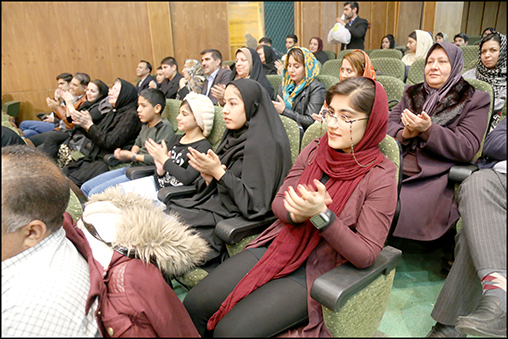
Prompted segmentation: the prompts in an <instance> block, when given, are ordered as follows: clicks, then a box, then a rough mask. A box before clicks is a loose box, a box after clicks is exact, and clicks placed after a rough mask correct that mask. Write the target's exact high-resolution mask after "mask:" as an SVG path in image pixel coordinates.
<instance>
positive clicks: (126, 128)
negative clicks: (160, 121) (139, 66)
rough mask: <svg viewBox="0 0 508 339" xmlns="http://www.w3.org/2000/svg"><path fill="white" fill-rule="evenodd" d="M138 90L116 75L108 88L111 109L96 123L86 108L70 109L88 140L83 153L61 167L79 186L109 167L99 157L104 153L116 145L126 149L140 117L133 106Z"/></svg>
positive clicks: (138, 128) (134, 136) (138, 127)
mask: <svg viewBox="0 0 508 339" xmlns="http://www.w3.org/2000/svg"><path fill="white" fill-rule="evenodd" d="M137 102H138V92H137V91H136V87H134V85H133V84H131V83H130V82H128V81H126V80H123V79H120V78H118V79H116V80H115V82H114V84H113V87H111V89H110V90H109V103H110V104H111V105H112V109H111V110H110V112H109V113H106V114H105V116H104V118H103V119H102V120H101V121H100V122H99V123H98V124H95V123H94V122H93V119H92V116H91V115H90V113H89V112H87V111H76V112H73V113H72V120H73V122H74V123H75V124H76V125H79V126H81V127H82V128H83V129H84V130H85V131H86V133H85V134H86V137H87V138H89V139H90V141H91V142H89V143H87V144H86V145H84V146H83V147H82V148H81V153H83V154H84V155H85V156H84V157H83V158H80V159H78V160H72V161H70V162H69V163H68V164H67V165H66V166H65V167H63V169H62V171H63V172H64V174H66V175H67V176H68V177H69V179H71V180H72V182H74V183H75V184H76V186H78V187H81V185H82V184H83V183H84V182H86V181H88V180H90V179H91V178H93V177H95V176H97V175H99V174H102V173H104V172H107V171H109V167H108V165H107V164H106V162H105V161H104V160H103V158H104V156H105V155H106V154H108V153H113V152H114V151H115V150H116V149H117V148H121V149H130V148H131V147H132V145H134V142H135V140H136V138H137V136H138V135H139V132H140V131H141V121H140V120H139V117H138V112H137V110H136V108H137Z"/></svg>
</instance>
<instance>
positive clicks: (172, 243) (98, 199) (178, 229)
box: [83, 187, 210, 276]
mask: <svg viewBox="0 0 508 339" xmlns="http://www.w3.org/2000/svg"><path fill="white" fill-rule="evenodd" d="M96 213H99V214H101V215H102V216H101V219H100V220H101V221H102V220H104V221H106V220H107V222H108V223H114V226H115V229H114V231H116V235H114V236H113V237H112V238H111V239H104V240H105V241H110V242H111V243H112V244H113V245H121V246H123V247H125V248H127V249H129V250H134V251H135V253H136V257H137V258H139V259H140V260H142V261H143V262H145V263H149V262H153V263H155V264H156V266H157V268H158V269H159V270H160V271H161V273H165V274H169V275H171V276H179V275H182V274H184V273H186V272H187V271H189V270H190V269H192V268H193V267H195V266H198V265H200V264H202V263H203V262H204V260H205V258H206V254H207V253H208V252H209V251H210V249H209V247H208V244H207V242H206V241H205V240H204V239H203V238H201V236H199V235H198V234H197V233H195V232H193V231H192V229H191V228H189V227H188V225H185V224H184V223H183V222H182V221H181V220H180V219H179V218H178V217H177V215H175V214H169V215H168V214H166V213H164V211H162V209H160V208H157V207H155V206H154V205H153V203H152V202H151V201H150V200H148V199H146V198H143V197H141V196H140V195H138V194H136V193H122V192H121V188H118V187H111V188H108V189H106V190H105V191H104V192H102V193H101V194H94V195H92V197H91V198H90V200H89V201H88V202H87V203H86V207H85V210H84V212H83V217H84V220H85V221H86V222H90V221H89V219H90V218H91V217H92V215H94V214H96ZM87 218H88V219H87ZM111 218H112V219H111ZM104 226H106V227H107V226H108V225H107V224H106V225H104ZM104 226H102V228H103V229H104ZM96 228H97V231H98V233H99V234H100V235H101V236H102V232H101V229H99V227H96Z"/></svg>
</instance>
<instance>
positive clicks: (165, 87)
mask: <svg viewBox="0 0 508 339" xmlns="http://www.w3.org/2000/svg"><path fill="white" fill-rule="evenodd" d="M181 78H183V75H181V74H180V73H176V75H175V77H174V78H173V80H171V81H169V80H168V79H164V81H162V84H161V88H160V90H161V91H162V93H164V96H165V97H166V99H176V93H178V88H179V87H180V79H181Z"/></svg>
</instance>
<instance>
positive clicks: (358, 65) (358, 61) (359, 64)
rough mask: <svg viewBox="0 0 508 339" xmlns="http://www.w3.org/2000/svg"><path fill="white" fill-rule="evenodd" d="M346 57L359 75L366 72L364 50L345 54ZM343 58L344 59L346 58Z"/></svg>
mask: <svg viewBox="0 0 508 339" xmlns="http://www.w3.org/2000/svg"><path fill="white" fill-rule="evenodd" d="M344 59H346V60H347V61H349V63H350V64H351V67H353V69H354V70H355V71H356V73H357V74H358V76H362V75H363V73H364V72H365V58H364V57H363V54H362V52H358V51H354V52H349V53H348V54H346V55H344ZM344 59H342V60H344Z"/></svg>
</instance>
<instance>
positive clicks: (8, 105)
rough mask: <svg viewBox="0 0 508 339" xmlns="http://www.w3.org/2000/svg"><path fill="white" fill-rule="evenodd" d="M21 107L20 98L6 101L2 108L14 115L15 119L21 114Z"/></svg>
mask: <svg viewBox="0 0 508 339" xmlns="http://www.w3.org/2000/svg"><path fill="white" fill-rule="evenodd" d="M20 107H21V102H19V101H18V100H13V101H8V102H5V103H4V104H3V105H2V110H3V111H4V112H5V113H7V114H8V115H10V116H11V117H13V118H14V119H17V118H18V116H19V108H20Z"/></svg>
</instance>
